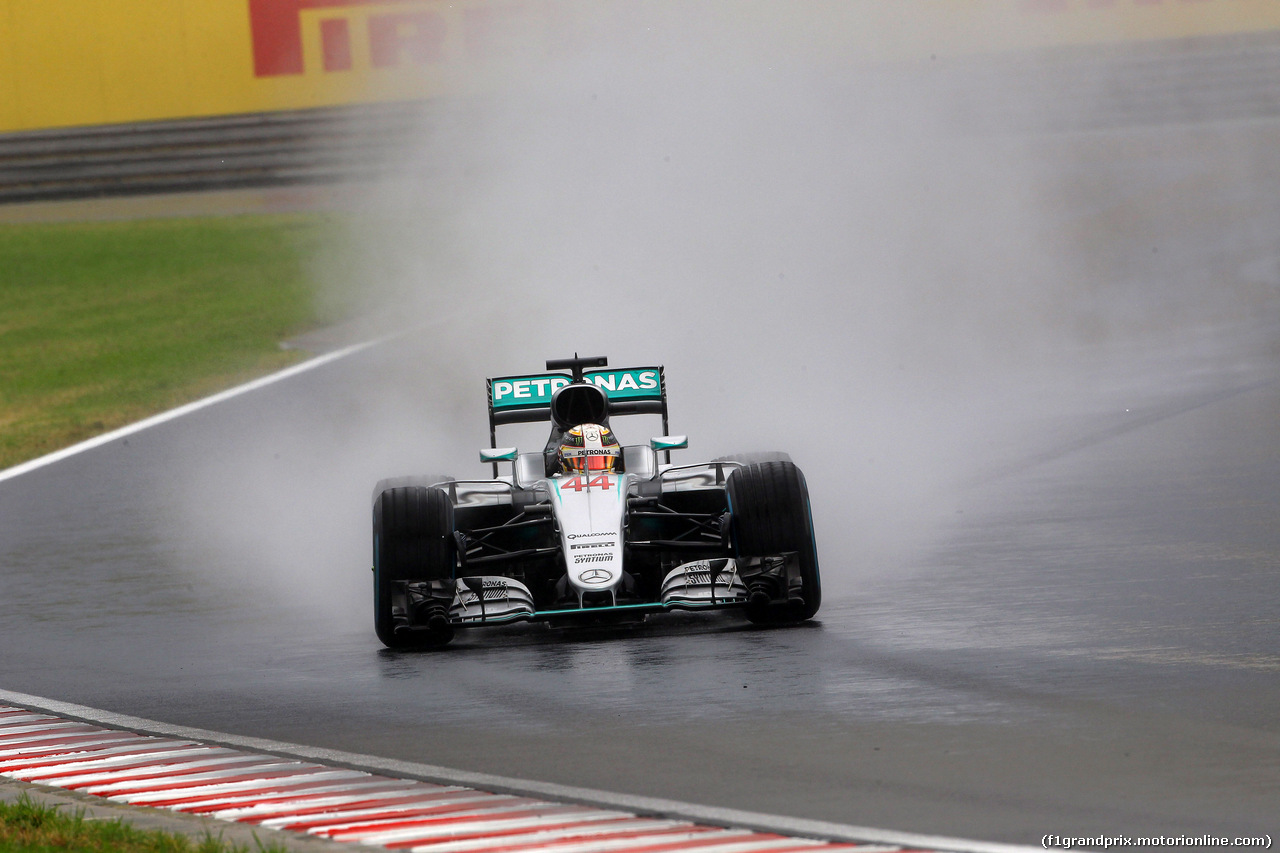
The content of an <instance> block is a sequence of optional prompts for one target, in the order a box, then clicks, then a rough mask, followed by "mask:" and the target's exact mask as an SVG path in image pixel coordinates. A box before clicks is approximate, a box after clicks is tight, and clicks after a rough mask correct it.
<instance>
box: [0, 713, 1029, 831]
mask: <svg viewBox="0 0 1280 853" xmlns="http://www.w3.org/2000/svg"><path fill="white" fill-rule="evenodd" d="M0 701H3V702H6V703H9V704H12V705H17V706H21V707H26V708H28V709H34V710H40V711H47V712H49V713H51V714H59V715H63V716H67V717H72V718H77V719H80V720H84V721H85V722H89V723H95V724H98V725H102V726H109V727H113V728H120V729H127V730H129V731H134V732H137V733H139V734H148V735H160V736H164V737H177V738H184V739H189V740H198V741H203V742H206V743H216V744H219V745H222V746H234V747H237V748H240V749H252V750H259V751H262V752H269V753H274V754H276V755H284V756H288V757H291V758H303V759H310V760H315V761H327V762H332V763H335V764H339V765H343V766H345V767H348V768H354V769H357V770H366V771H370V772H375V773H395V774H401V775H403V776H405V777H408V778H416V779H421V780H423V781H429V782H437V783H443V784H448V785H464V786H467V787H473V788H480V789H483V790H488V791H494V792H502V793H519V794H526V795H529V794H533V795H537V796H540V797H550V798H552V799H558V800H567V801H571V802H579V803H584V804H589V805H594V806H600V807H602V808H623V809H627V810H629V811H633V812H648V813H651V814H659V815H662V816H664V817H682V818H688V819H691V820H700V821H707V822H710V823H715V824H721V825H725V826H741V827H747V828H752V829H763V830H766V831H770V832H785V833H790V834H792V835H798V836H812V837H818V838H827V839H831V840H838V841H863V842H868V841H869V842H875V843H882V844H896V845H900V846H903V847H933V848H938V849H941V850H948V851H956V853H1029V851H1033V850H1040V848H1039V847H1033V846H1031V845H1021V844H1004V843H999V842H988V841H975V840H972V839H967V838H950V837H946V836H939V835H925V834H921V833H913V832H899V831H896V830H887V829H879V828H875V827H868V826H854V825H850V824H842V823H834V822H830V821H822V820H812V819H808V818H795V817H787V816H785V815H773V814H764V813H759V812H748V811H743V810H739V809H728V808H721V807H718V806H704V805H697V804H694V803H683V802H680V801H678V800H666V799H660V798H657V797H645V796H638V795H632V794H621V793H616V792H612V791H598V790H594V789H591V788H578V787H574V786H570V785H561V784H557V783H555V782H538V781H534V780H530V779H518V778H514V777H510V776H496V775H492V774H488V773H473V772H471V771H467V770H455V769H452V768H448V767H440V766H437V765H433V764H419V763H416V762H411V761H400V760H397V759H392V758H382V757H380V756H376V755H361V754H359V753H354V752H344V751H341V750H333V749H323V748H319V747H312V746H305V745H302V744H296V743H287V742H284V741H277V740H269V739H266V738H256V737H245V736H242V735H234V734H228V733H225V732H215V731H209V730H207V729H197V728H191V727H188V726H175V725H170V724H168V723H162V722H158V721H156V720H148V719H144V718H142V717H133V716H129V715H127V714H116V713H113V712H110V711H103V710H100V709H98V708H90V707H86V706H84V705H76V704H73V703H70V702H62V701H58V700H56V699H46V698H44V697H41V696H32V695H30V694H27V693H16V692H12V691H8V690H0Z"/></svg>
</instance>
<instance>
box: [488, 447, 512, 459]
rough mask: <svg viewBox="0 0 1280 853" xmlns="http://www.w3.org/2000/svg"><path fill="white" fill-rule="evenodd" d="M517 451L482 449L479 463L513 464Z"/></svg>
mask: <svg viewBox="0 0 1280 853" xmlns="http://www.w3.org/2000/svg"><path fill="white" fill-rule="evenodd" d="M517 455H518V454H517V450H516V448H514V447H482V448H480V461H481V462H515V461H516V456H517Z"/></svg>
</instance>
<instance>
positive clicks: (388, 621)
mask: <svg viewBox="0 0 1280 853" xmlns="http://www.w3.org/2000/svg"><path fill="white" fill-rule="evenodd" d="M452 538H453V504H452V502H451V501H450V500H449V496H448V495H447V494H445V492H444V490H443V489H438V488H430V487H427V486H417V485H415V486H395V487H392V488H387V489H383V490H382V491H381V492H380V493H379V494H378V496H377V498H376V499H375V500H374V504H373V627H374V631H375V632H376V633H377V635H378V639H379V640H381V641H382V644H383V645H385V646H386V647H387V648H390V649H403V648H413V647H421V646H441V645H444V644H445V643H448V642H449V641H450V640H451V639H453V629H452V628H450V627H449V626H448V624H447V622H443V623H442V622H441V621H440V620H439V619H436V620H433V621H434V622H435V623H436V624H434V625H430V624H429V626H428V627H427V628H426V629H418V628H413V627H411V623H410V617H409V608H410V607H411V602H410V601H409V596H408V594H407V591H406V587H405V584H404V581H435V580H446V579H450V578H452V577H453V567H454V555H453V543H452Z"/></svg>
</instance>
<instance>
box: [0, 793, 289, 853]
mask: <svg viewBox="0 0 1280 853" xmlns="http://www.w3.org/2000/svg"><path fill="white" fill-rule="evenodd" d="M286 850H287V848H286V847H285V846H284V845H282V844H278V843H271V844H262V843H261V842H259V843H258V845H257V846H256V847H253V848H251V847H247V846H244V845H238V844H231V843H227V842H224V841H223V840H222V839H221V838H219V837H218V836H217V835H215V834H213V833H212V832H209V833H206V834H205V835H204V836H203V837H199V838H194V839H193V838H190V837H188V836H186V835H178V834H175V833H171V832H164V831H163V830H142V829H138V828H136V827H134V826H131V825H129V824H128V823H126V822H125V821H124V820H123V819H122V818H117V819H114V820H91V819H89V818H87V817H85V813H84V810H83V809H77V810H75V811H68V810H65V809H63V808H61V807H59V806H46V805H41V804H39V803H36V802H34V801H32V800H31V798H30V797H28V796H27V795H26V794H23V795H22V796H21V797H19V798H18V799H17V800H16V801H14V802H12V803H4V802H0V853H10V851H13V853H18V851H21V853H255V852H256V851H261V853H285V851H286Z"/></svg>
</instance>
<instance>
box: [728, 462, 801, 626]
mask: <svg viewBox="0 0 1280 853" xmlns="http://www.w3.org/2000/svg"><path fill="white" fill-rule="evenodd" d="M726 488H727V491H728V496H729V508H730V511H731V512H732V513H733V524H732V531H731V535H732V537H733V544H734V550H735V552H736V553H737V555H738V556H739V557H742V558H746V557H765V556H770V555H774V554H781V553H783V552H787V551H795V552H797V553H798V554H799V559H800V578H801V588H800V598H801V599H802V601H794V600H793V601H789V602H787V603H786V604H782V603H776V602H775V603H772V604H768V605H765V604H757V605H749V606H748V607H747V618H749V619H750V620H751V621H752V622H756V623H761V624H777V623H786V622H802V621H804V620H805V619H809V618H812V617H813V615H814V614H815V613H817V612H818V608H819V607H820V606H821V604H822V578H821V575H820V574H819V571H818V553H817V546H816V545H815V544H814V539H813V514H812V512H811V510H810V508H809V488H808V486H807V485H806V483H805V479H804V474H802V473H801V472H800V469H799V468H797V467H796V466H795V465H794V464H793V463H792V462H791V461H790V460H785V461H770V462H756V463H752V464H749V465H744V466H743V467H742V468H739V469H737V470H736V471H734V472H733V473H732V474H731V475H730V476H729V481H728V483H727V484H726Z"/></svg>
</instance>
